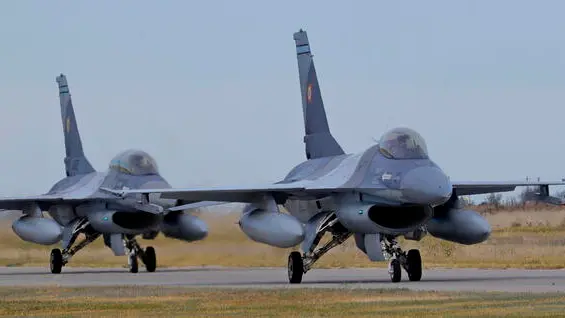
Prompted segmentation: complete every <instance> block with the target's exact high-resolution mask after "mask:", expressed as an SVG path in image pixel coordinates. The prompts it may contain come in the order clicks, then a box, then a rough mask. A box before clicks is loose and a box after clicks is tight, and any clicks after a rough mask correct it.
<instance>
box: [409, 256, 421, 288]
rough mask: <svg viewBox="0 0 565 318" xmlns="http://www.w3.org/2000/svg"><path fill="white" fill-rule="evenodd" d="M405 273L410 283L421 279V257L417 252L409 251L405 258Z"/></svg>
mask: <svg viewBox="0 0 565 318" xmlns="http://www.w3.org/2000/svg"><path fill="white" fill-rule="evenodd" d="M406 263H407V267H408V269H407V272H408V278H409V279H410V281H413V282H418V281H420V279H422V257H421V256H420V251H419V250H409V251H408V255H407V256H406Z"/></svg>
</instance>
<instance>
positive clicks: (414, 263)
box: [382, 238, 422, 283]
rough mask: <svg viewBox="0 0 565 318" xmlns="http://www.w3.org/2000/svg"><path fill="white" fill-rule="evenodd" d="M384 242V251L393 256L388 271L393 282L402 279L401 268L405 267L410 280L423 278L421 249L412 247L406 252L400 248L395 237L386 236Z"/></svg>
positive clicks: (415, 280) (414, 280)
mask: <svg viewBox="0 0 565 318" xmlns="http://www.w3.org/2000/svg"><path fill="white" fill-rule="evenodd" d="M382 243H383V251H384V252H385V253H387V254H389V255H390V257H391V261H390V263H389V265H388V273H389V275H390V280H391V281H392V282H393V283H398V282H400V281H401V279H402V270H401V268H404V270H405V271H406V273H408V279H409V280H410V281H412V282H417V281H420V280H421V279H422V257H421V256H420V251H419V250H416V249H412V250H409V251H408V253H406V252H404V251H403V250H402V249H401V248H400V246H399V245H398V243H397V242H396V239H394V238H385V239H384V240H383V241H382Z"/></svg>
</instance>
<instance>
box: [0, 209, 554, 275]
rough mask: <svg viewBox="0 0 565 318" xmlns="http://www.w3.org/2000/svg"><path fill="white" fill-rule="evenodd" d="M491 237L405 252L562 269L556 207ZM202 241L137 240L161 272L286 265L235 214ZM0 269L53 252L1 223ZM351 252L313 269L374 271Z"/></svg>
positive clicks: (100, 250)
mask: <svg viewBox="0 0 565 318" xmlns="http://www.w3.org/2000/svg"><path fill="white" fill-rule="evenodd" d="M486 217H487V218H488V219H489V221H490V222H491V224H492V226H493V229H494V231H493V234H492V235H491V237H490V238H489V240H488V241H487V242H484V243H482V244H478V245H472V246H465V245H459V244H454V243H449V242H446V241H442V240H439V239H435V238H433V237H431V236H429V235H428V236H427V237H425V238H424V239H423V240H422V241H421V242H413V241H406V242H403V246H405V247H406V248H412V247H417V248H420V249H421V252H422V255H423V257H424V266H425V267H428V268H430V267H481V268H485V267H488V268H508V267H517V268H563V267H565V265H564V264H565V257H564V256H563V255H565V222H564V220H565V210H563V209H556V208H547V209H542V208H538V209H536V210H534V209H532V210H521V209H520V210H516V211H502V212H499V213H494V214H487V215H486ZM204 218H205V219H206V220H207V221H208V224H209V226H210V235H209V236H208V238H207V239H205V240H203V241H200V242H195V243H185V242H182V241H177V240H172V239H167V238H164V237H163V236H159V237H158V238H157V239H156V240H155V241H144V240H141V244H142V245H149V244H150V245H153V246H155V247H156V250H157V255H158V263H159V266H160V267H171V266H201V265H222V266H241V267H246V266H277V267H278V266H285V264H286V258H287V255H288V253H289V251H290V249H279V248H275V247H270V246H267V245H264V244H260V243H256V242H253V241H251V240H250V239H248V238H247V237H246V236H245V234H243V233H242V232H241V230H240V229H239V227H238V225H237V224H236V221H237V218H238V215H235V214H231V215H225V216H222V217H217V216H212V215H211V214H207V215H205V216H204ZM0 226H1V228H2V229H3V231H1V232H0V250H2V253H1V254H0V265H9V266H46V264H47V261H48V254H49V250H50V249H51V248H52V247H45V246H39V245H35V244H32V243H26V242H23V241H22V240H20V239H19V238H18V237H17V236H16V235H15V234H14V233H13V232H12V231H11V229H10V224H9V223H3V224H0ZM125 263H126V261H125V258H124V257H115V256H113V254H112V252H111V251H110V250H109V249H108V248H106V247H104V246H103V243H102V241H101V240H98V241H96V242H94V243H93V244H91V245H90V246H89V247H87V248H86V249H84V250H82V251H81V252H79V253H78V254H77V255H76V256H75V257H74V258H73V259H72V261H71V263H70V266H124V265H125ZM385 265H386V264H385V263H383V262H380V263H371V262H370V261H368V260H367V257H366V256H365V255H364V254H363V253H362V252H360V251H358V250H357V248H356V247H355V244H354V241H353V239H350V240H348V241H347V242H345V243H344V244H343V245H341V246H338V247H336V248H334V249H333V250H332V251H330V252H329V253H328V254H326V255H325V256H324V257H322V258H321V259H320V261H319V262H318V263H317V264H316V267H325V268H328V267H352V266H355V267H375V266H385Z"/></svg>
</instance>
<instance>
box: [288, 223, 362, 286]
mask: <svg viewBox="0 0 565 318" xmlns="http://www.w3.org/2000/svg"><path fill="white" fill-rule="evenodd" d="M328 231H329V232H330V233H331V234H332V239H331V240H330V241H329V242H327V243H326V244H324V246H322V247H320V248H318V249H316V247H317V246H318V243H320V240H321V239H322V237H323V236H324V234H326V232H328ZM351 235H352V233H351V232H349V231H347V229H346V228H345V227H343V225H341V223H339V222H338V220H337V217H336V215H335V214H334V213H332V214H330V215H328V216H327V217H326V218H325V219H324V220H323V221H322V222H321V223H320V226H318V230H317V232H316V237H315V238H314V242H313V243H312V245H311V246H310V248H309V249H308V251H307V252H305V253H304V255H300V252H296V251H294V252H292V253H290V255H289V256H288V280H289V282H290V283H291V284H299V283H301V282H302V276H303V275H304V274H305V273H306V272H308V271H309V270H310V269H311V268H312V266H313V265H314V263H315V262H316V261H317V260H318V259H319V258H320V257H321V256H322V255H324V254H326V253H327V252H328V251H329V250H331V249H332V248H334V247H336V246H338V245H340V244H342V243H343V242H345V241H346V240H347V239H348V238H349V237H350V236H351Z"/></svg>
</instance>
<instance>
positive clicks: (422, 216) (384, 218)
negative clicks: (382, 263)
mask: <svg viewBox="0 0 565 318" xmlns="http://www.w3.org/2000/svg"><path fill="white" fill-rule="evenodd" d="M336 215H337V217H338V219H339V221H340V223H341V224H343V226H345V227H346V228H347V229H348V230H349V231H351V232H354V233H360V234H377V233H382V234H390V235H399V234H404V233H407V232H411V231H414V230H415V229H416V228H418V227H419V226H421V225H423V224H424V223H426V222H427V221H428V220H429V219H430V218H431V217H432V215H433V210H432V208H431V207H430V206H426V205H399V206H393V205H380V204H370V203H364V202H351V201H345V202H343V203H342V204H341V205H340V207H339V208H338V210H337V212H336Z"/></svg>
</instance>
